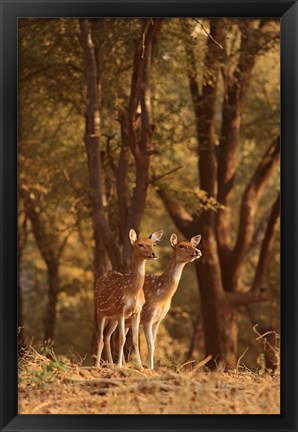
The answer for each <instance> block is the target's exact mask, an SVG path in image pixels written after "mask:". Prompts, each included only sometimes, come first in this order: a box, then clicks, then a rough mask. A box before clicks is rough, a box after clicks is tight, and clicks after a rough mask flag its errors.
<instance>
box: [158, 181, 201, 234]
mask: <svg viewBox="0 0 298 432" xmlns="http://www.w3.org/2000/svg"><path fill="white" fill-rule="evenodd" d="M156 191H157V193H158V195H159V197H160V198H161V199H162V202H163V203H164V205H165V207H166V209H167V211H168V213H169V215H170V216H171V219H172V220H173V222H174V224H175V225H176V227H177V228H178V229H179V231H181V232H182V234H183V235H184V236H185V237H186V238H187V237H191V236H192V235H193V234H192V231H191V229H192V224H193V217H192V216H191V215H190V214H189V213H188V212H187V211H186V209H185V208H184V207H183V206H182V205H181V204H180V203H178V202H177V200H175V201H174V200H173V199H171V198H170V197H169V195H168V194H167V192H166V191H165V189H163V188H162V187H158V188H157V189H156Z"/></svg>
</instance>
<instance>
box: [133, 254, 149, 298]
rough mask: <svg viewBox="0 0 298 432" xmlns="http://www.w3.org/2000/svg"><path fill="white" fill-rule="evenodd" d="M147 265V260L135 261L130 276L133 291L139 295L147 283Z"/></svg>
mask: <svg viewBox="0 0 298 432" xmlns="http://www.w3.org/2000/svg"><path fill="white" fill-rule="evenodd" d="M145 264H146V260H143V259H142V260H140V259H136V258H135V259H134V262H133V267H132V272H131V275H130V281H131V284H130V286H131V291H132V292H133V293H135V294H137V293H138V292H139V291H141V289H142V288H143V285H144V281H145Z"/></svg>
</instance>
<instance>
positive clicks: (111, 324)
mask: <svg viewBox="0 0 298 432" xmlns="http://www.w3.org/2000/svg"><path fill="white" fill-rule="evenodd" d="M117 325H118V323H117V321H111V320H110V321H109V322H108V325H107V328H106V331H105V335H104V346H105V349H106V354H107V358H108V362H109V364H110V365H111V366H112V365H113V364H114V362H113V357H112V353H111V336H112V334H113V333H114V331H115V330H116V328H117Z"/></svg>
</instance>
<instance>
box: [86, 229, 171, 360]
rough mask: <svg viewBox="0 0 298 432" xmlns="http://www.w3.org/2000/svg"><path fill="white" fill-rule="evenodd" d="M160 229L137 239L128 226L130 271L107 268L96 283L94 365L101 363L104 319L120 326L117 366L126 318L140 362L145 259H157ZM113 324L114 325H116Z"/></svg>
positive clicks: (123, 341)
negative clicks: (129, 321) (130, 254)
mask: <svg viewBox="0 0 298 432" xmlns="http://www.w3.org/2000/svg"><path fill="white" fill-rule="evenodd" d="M162 235H163V231H162V230H158V231H155V232H154V233H152V234H151V235H150V236H149V237H148V238H138V237H137V234H136V232H135V231H134V230H133V229H131V230H130V231H129V238H130V242H131V245H132V247H133V265H132V270H131V273H128V274H122V273H119V272H116V271H109V272H108V273H106V274H105V275H103V276H102V277H100V278H99V279H98V280H97V282H96V290H95V297H96V307H97V322H98V348H97V358H96V366H97V367H99V366H100V359H101V355H102V350H103V346H104V340H103V333H104V327H105V322H106V320H111V322H112V323H113V324H114V323H116V326H117V325H118V327H119V344H118V366H119V367H122V365H123V346H124V343H125V319H126V318H129V317H131V328H132V334H133V346H134V349H135V352H136V357H137V363H138V365H141V357H140V352H139V340H138V339H139V324H140V313H141V309H142V306H143V304H144V302H145V298H144V292H143V285H144V280H145V263H146V260H148V259H150V260H151V259H152V260H155V259H157V258H158V255H157V253H156V252H155V251H154V245H155V244H156V243H157V242H159V241H160V240H161V237H162ZM116 326H115V328H116Z"/></svg>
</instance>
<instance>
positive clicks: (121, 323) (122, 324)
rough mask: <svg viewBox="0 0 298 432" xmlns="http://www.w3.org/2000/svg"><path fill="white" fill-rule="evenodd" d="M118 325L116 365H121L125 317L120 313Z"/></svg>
mask: <svg viewBox="0 0 298 432" xmlns="http://www.w3.org/2000/svg"><path fill="white" fill-rule="evenodd" d="M118 326H119V357H118V366H119V367H122V366H123V347H124V344H125V318H124V315H122V316H121V317H120V319H119V321H118Z"/></svg>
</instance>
